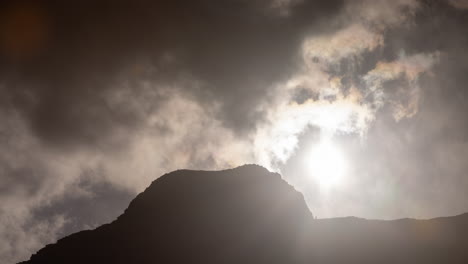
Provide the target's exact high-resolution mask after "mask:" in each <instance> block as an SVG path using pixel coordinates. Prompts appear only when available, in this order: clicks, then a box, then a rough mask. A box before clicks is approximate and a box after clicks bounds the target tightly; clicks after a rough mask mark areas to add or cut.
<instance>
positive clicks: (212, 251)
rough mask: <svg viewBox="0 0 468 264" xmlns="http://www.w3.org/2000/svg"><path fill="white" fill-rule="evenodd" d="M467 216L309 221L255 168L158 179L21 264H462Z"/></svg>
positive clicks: (295, 199) (289, 191)
mask: <svg viewBox="0 0 468 264" xmlns="http://www.w3.org/2000/svg"><path fill="white" fill-rule="evenodd" d="M467 238H468V214H465V215H460V216H456V217H447V218H437V219H432V220H411V219H402V220H396V221H377V220H364V219H358V218H353V217H350V218H336V219H323V220H314V219H313V217H312V214H311V213H310V212H309V210H308V208H307V206H306V204H305V202H304V199H303V197H302V195H301V194H300V193H298V192H296V191H295V190H294V189H293V188H292V187H291V186H290V185H288V184H287V183H286V182H284V181H283V180H282V179H281V177H280V175H279V174H274V173H270V172H268V171H267V170H266V169H264V168H262V167H259V166H256V165H246V166H242V167H239V168H236V169H231V170H225V171H218V172H215V171H213V172H211V171H189V170H180V171H175V172H172V173H169V174H166V175H164V176H162V177H160V178H159V179H157V180H155V181H154V182H153V183H152V184H151V185H150V187H148V188H147V189H146V190H145V191H144V192H143V193H141V194H139V195H138V196H137V197H136V198H135V199H134V200H133V201H132V202H131V203H130V205H129V207H128V209H127V210H126V211H125V213H124V214H123V215H121V216H120V217H119V218H118V219H117V220H115V221H114V222H112V223H110V224H107V225H103V226H101V227H99V228H97V229H95V230H92V231H83V232H79V233H76V234H73V235H70V236H68V237H65V238H63V239H61V240H59V241H58V242H57V243H56V244H52V245H48V246H46V247H45V248H43V249H41V250H40V251H39V252H38V253H37V254H34V255H33V256H32V257H31V260H29V261H26V262H23V263H30V264H36V263H47V264H54V263H67V264H73V263H117V264H118V263H126V264H127V263H205V264H206V263H236V264H237V263H269V264H271V263H281V264H287V263H373V264H374V263H412V264H415V263H468V239H467Z"/></svg>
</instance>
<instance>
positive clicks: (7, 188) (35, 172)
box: [0, 0, 468, 263]
mask: <svg viewBox="0 0 468 264" xmlns="http://www.w3.org/2000/svg"><path fill="white" fill-rule="evenodd" d="M467 83H468V1H465V0H446V1H442V0H441V1H430V0H424V1H416V0H395V1H384V0H356V1H351V0H349V1H337V0H336V1H335V0H327V1H306V0H237V1H235V0H217V1H212V0H198V1H183V0H167V1H165V0H161V1H144V0H136V1H120V0H117V1H115V0H114V1H29V2H28V1H2V2H1V4H0V201H1V205H0V259H2V260H5V259H6V260H7V262H11V263H14V262H16V261H18V260H24V259H27V258H29V256H30V254H31V253H33V252H35V251H36V250H37V249H39V248H41V247H43V246H44V245H45V244H47V243H50V242H52V241H55V240H56V239H57V238H59V237H62V236H64V235H67V234H70V233H71V232H75V231H78V230H82V229H87V228H94V227H96V226H98V225H100V224H102V223H105V222H109V221H111V220H112V219H114V218H115V217H116V216H117V215H119V214H120V213H122V212H123V210H124V209H125V208H126V206H127V205H128V203H129V201H130V200H131V199H132V198H133V197H134V196H135V195H136V194H137V193H139V192H141V191H143V190H144V189H145V188H146V187H147V186H148V185H149V183H150V182H151V181H153V180H154V179H156V178H157V177H159V176H161V175H162V174H164V173H166V172H170V171H172V170H176V169H182V168H189V169H208V170H217V169H224V168H231V167H235V166H239V165H242V164H244V163H257V164H260V165H263V166H265V167H266V168H268V169H270V170H272V171H278V172H281V173H282V175H283V178H284V179H285V180H286V181H288V182H289V183H290V184H292V185H293V186H294V187H295V188H296V189H297V190H299V191H301V192H302V193H303V194H304V197H305V199H306V201H307V203H308V205H309V207H310V209H311V211H312V212H313V213H314V214H315V215H317V216H318V217H337V216H348V215H354V216H358V217H366V218H378V219H395V218H402V217H414V218H431V217H437V216H445V215H456V214H459V213H462V212H467V211H468V192H467V191H466V190H468V175H467V171H468V160H467V157H468V117H467V114H468V103H467V99H468V89H467ZM323 140H330V141H332V142H333V145H334V146H335V147H336V148H337V149H339V152H340V155H341V158H342V159H344V160H345V161H346V164H347V165H346V169H345V170H344V173H343V179H341V180H340V182H339V184H335V185H332V186H328V187H327V188H324V187H323V186H322V185H320V179H318V178H317V177H318V176H317V173H315V174H314V172H313V171H311V170H310V167H309V169H308V165H307V163H309V162H311V161H310V158H311V157H312V156H313V155H312V156H311V154H310V153H311V149H313V148H314V146H317V144H319V143H320V142H322V141H323ZM332 161H335V159H334V158H332ZM333 164H334V163H332V164H329V166H334V165H333ZM337 164H338V163H337Z"/></svg>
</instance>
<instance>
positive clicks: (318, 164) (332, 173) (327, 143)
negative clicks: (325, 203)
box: [305, 139, 348, 189]
mask: <svg viewBox="0 0 468 264" xmlns="http://www.w3.org/2000/svg"><path fill="white" fill-rule="evenodd" d="M305 158H306V160H305V162H306V166H307V168H308V173H309V175H310V176H311V177H312V180H314V181H315V182H317V183H318V184H319V185H320V188H322V189H328V188H330V187H333V186H336V185H338V184H341V183H342V181H343V178H344V175H345V173H346V170H347V167H348V166H347V161H346V159H345V156H344V155H343V153H342V152H341V151H340V149H339V148H338V147H337V146H336V145H335V144H334V143H333V142H332V141H331V139H322V140H321V141H320V142H319V143H318V144H317V145H315V146H313V147H312V149H311V151H310V153H309V155H307V156H306V157H305Z"/></svg>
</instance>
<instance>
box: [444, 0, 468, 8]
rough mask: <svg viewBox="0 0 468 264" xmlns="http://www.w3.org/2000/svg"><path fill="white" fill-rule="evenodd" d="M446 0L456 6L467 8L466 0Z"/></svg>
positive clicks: (467, 2)
mask: <svg viewBox="0 0 468 264" xmlns="http://www.w3.org/2000/svg"><path fill="white" fill-rule="evenodd" d="M448 2H449V3H450V4H451V5H452V6H454V7H456V8H459V9H468V1H466V0H449V1H448Z"/></svg>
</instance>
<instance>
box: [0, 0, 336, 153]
mask: <svg viewBox="0 0 468 264" xmlns="http://www.w3.org/2000/svg"><path fill="white" fill-rule="evenodd" d="M341 5H342V3H341V1H327V3H326V4H324V3H318V2H300V3H296V4H294V5H292V6H291V10H290V15H289V16H286V15H282V14H281V13H280V10H275V8H274V5H272V3H271V2H269V1H189V2H187V1H132V2H131V3H129V2H126V1H98V2H96V1H72V2H63V1H41V2H37V1H30V2H25V1H10V2H3V3H2V8H1V9H2V13H3V15H2V16H1V17H2V24H3V25H4V26H3V27H2V44H3V45H2V47H3V49H2V54H3V56H2V62H3V63H2V65H1V68H2V69H3V71H2V76H3V78H2V79H3V83H4V89H3V90H2V97H3V98H9V101H10V103H11V104H12V105H13V107H14V108H15V109H19V110H20V111H21V112H22V114H23V116H24V118H25V119H26V120H27V121H28V123H29V125H30V126H31V128H32V129H33V131H34V133H35V134H36V135H37V136H39V137H40V138H41V139H42V140H44V141H47V142H48V143H51V144H55V145H58V146H62V145H63V146H70V145H72V146H73V145H77V144H78V145H82V144H91V145H92V144H96V143H97V142H100V141H105V138H106V137H107V136H108V135H109V134H111V133H113V129H114V128H115V127H124V128H126V127H134V126H137V125H138V124H139V122H140V121H141V118H144V117H142V116H140V115H139V113H135V112H132V111H131V110H129V109H127V108H126V105H125V104H122V105H119V106H118V107H113V106H109V104H108V103H107V102H106V101H105V98H103V97H105V96H106V92H108V91H109V90H111V91H112V89H115V88H116V87H118V86H119V85H120V83H119V81H121V80H122V79H125V78H135V79H138V78H139V77H146V78H151V79H152V80H153V81H154V82H156V83H158V82H160V83H167V82H175V81H177V78H178V76H179V75H181V74H189V75H190V76H193V78H195V79H196V80H199V81H201V82H202V83H203V89H206V90H207V91H205V92H203V93H201V94H198V92H197V91H192V92H193V93H195V94H196V95H197V96H199V98H200V100H206V97H207V95H211V96H212V97H210V98H211V99H210V100H220V101H222V102H223V106H222V108H223V111H222V112H221V113H220V115H221V119H222V120H224V121H225V122H226V123H227V124H228V125H229V126H231V127H232V128H234V129H236V130H237V129H238V130H243V129H248V128H249V127H251V126H249V125H251V124H252V122H254V121H255V120H254V119H256V118H258V114H259V113H255V109H254V108H255V106H256V105H257V104H258V100H262V99H263V98H264V97H266V96H267V91H266V90H265V88H267V87H268V85H270V84H272V83H273V82H274V81H276V80H278V79H279V78H280V77H281V76H285V75H286V74H287V73H288V72H289V71H290V70H291V69H292V68H294V66H295V65H294V64H295V62H294V55H295V53H296V52H297V48H298V46H299V44H300V42H301V41H302V39H303V38H304V36H305V34H306V33H307V32H310V31H312V30H315V31H318V30H317V29H320V30H323V29H322V28H319V27H318V26H319V25H321V24H320V23H319V22H320V20H321V19H323V18H324V17H326V16H330V15H333V14H336V13H337V11H338V10H339V8H340V6H341ZM282 8H287V7H282ZM168 64H169V65H168ZM148 65H149V66H152V67H155V68H156V71H155V72H153V73H151V74H149V75H150V76H148V73H146V72H145V71H146V67H148ZM142 74H146V75H145V76H141V75H142ZM130 89H131V94H132V95H133V94H135V93H138V92H139V91H138V85H135V86H134V87H131V88H130ZM155 105H157V102H156V103H155Z"/></svg>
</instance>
